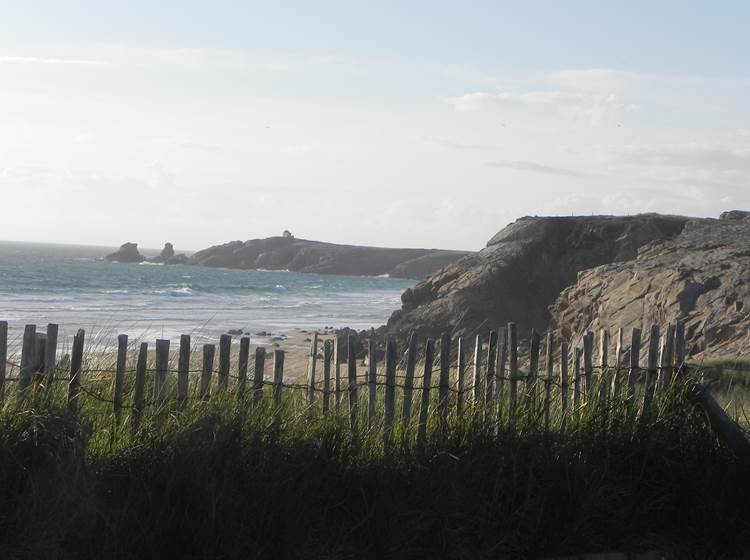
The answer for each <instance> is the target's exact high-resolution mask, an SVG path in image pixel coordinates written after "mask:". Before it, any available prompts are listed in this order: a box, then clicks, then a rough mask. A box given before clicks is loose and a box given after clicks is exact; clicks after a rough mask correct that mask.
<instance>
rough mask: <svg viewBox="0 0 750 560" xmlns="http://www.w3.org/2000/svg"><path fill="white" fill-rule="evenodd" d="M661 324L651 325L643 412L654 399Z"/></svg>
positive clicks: (645, 411)
mask: <svg viewBox="0 0 750 560" xmlns="http://www.w3.org/2000/svg"><path fill="white" fill-rule="evenodd" d="M658 360H659V325H652V326H651V339H650V340H649V344H648V370H647V371H646V388H645V390H644V391H643V412H644V414H646V413H647V411H648V410H649V408H650V407H651V402H652V401H653V400H654V390H655V388H656V376H657V373H658V364H659V361H658Z"/></svg>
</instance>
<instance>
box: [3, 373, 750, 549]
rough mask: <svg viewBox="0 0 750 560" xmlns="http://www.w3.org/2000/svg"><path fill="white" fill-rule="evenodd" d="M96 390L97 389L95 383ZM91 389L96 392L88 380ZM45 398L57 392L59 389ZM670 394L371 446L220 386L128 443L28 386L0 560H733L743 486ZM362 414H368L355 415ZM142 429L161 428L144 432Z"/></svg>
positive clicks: (14, 424) (743, 478)
mask: <svg viewBox="0 0 750 560" xmlns="http://www.w3.org/2000/svg"><path fill="white" fill-rule="evenodd" d="M101 383H102V387H101V388H100V389H102V392H104V391H103V389H104V385H105V384H106V381H102V382H101ZM93 389H94V390H97V388H96V387H94V388H93ZM58 392H59V391H58ZM683 393H684V391H683V389H681V388H679V387H674V388H673V389H672V390H670V391H669V392H667V393H666V394H664V395H660V396H658V397H657V399H656V401H655V407H654V409H653V410H652V411H651V412H650V413H649V414H647V415H645V416H643V417H639V416H638V411H637V406H636V404H635V403H634V402H632V401H629V400H627V399H624V398H617V399H614V400H612V401H610V402H609V403H608V404H607V406H605V407H600V406H599V405H594V404H591V405H587V406H583V407H581V408H580V409H579V410H577V411H574V412H573V413H571V414H569V415H568V416H567V417H566V418H565V421H564V423H563V422H562V421H561V420H560V419H559V418H558V415H555V418H558V419H557V420H555V421H554V422H553V424H552V426H551V428H550V429H549V430H545V428H544V423H543V418H542V415H541V414H540V412H539V410H538V409H532V408H531V407H529V406H526V405H525V404H524V405H522V406H521V408H520V409H519V411H518V413H517V414H516V415H514V416H513V417H510V415H509V414H507V411H505V412H504V413H502V414H501V415H500V416H499V417H495V416H494V415H493V416H492V417H488V418H481V415H479V414H470V415H468V416H467V417H465V418H455V417H450V418H449V419H448V421H447V422H445V423H441V422H440V421H439V420H438V419H436V418H434V417H431V419H430V425H429V429H428V437H427V440H426V442H425V445H424V446H423V447H418V446H417V445H416V444H415V438H414V426H413V425H412V426H411V427H410V429H409V430H408V431H407V432H404V433H402V432H401V431H400V429H397V431H396V434H395V440H394V445H393V446H392V447H390V448H385V446H384V443H383V441H384V440H383V431H382V419H378V420H377V421H376V422H375V423H374V424H373V426H372V427H370V428H368V427H367V420H366V418H365V417H364V414H365V411H364V410H363V416H362V418H360V426H361V429H360V430H358V431H357V432H352V430H351V429H350V428H349V424H348V419H347V415H346V410H345V409H344V410H342V411H341V413H340V414H339V415H335V414H334V415H329V416H327V417H323V416H322V415H321V414H320V411H319V410H318V409H317V408H316V409H313V410H305V408H304V406H303V405H302V403H301V401H302V396H301V395H295V394H293V393H292V392H291V391H290V392H288V393H287V396H286V397H285V400H284V404H283V405H282V407H281V409H274V408H273V407H272V405H271V403H270V402H268V401H265V402H264V403H263V404H262V405H261V406H260V407H258V408H255V409H250V408H249V407H248V406H247V403H242V402H240V401H239V400H238V399H237V397H236V396H235V395H233V394H231V393H225V394H223V395H214V396H213V397H212V399H211V400H210V401H208V402H206V403H195V404H193V405H192V406H190V407H189V408H188V409H187V410H186V411H185V412H183V413H181V414H180V415H176V414H174V413H172V412H170V411H169V410H163V411H155V412H154V411H150V412H149V415H147V417H146V418H144V422H143V427H142V429H141V430H140V431H139V432H138V433H136V434H132V433H131V431H130V429H129V426H128V423H127V420H128V419H127V416H126V417H125V418H124V421H123V424H122V425H121V426H119V427H118V426H116V425H115V424H114V421H113V417H112V414H111V411H110V405H109V403H106V402H103V401H99V400H97V399H95V398H91V397H90V398H88V399H86V401H85V404H84V405H83V406H82V407H81V412H80V415H79V416H72V415H70V414H69V413H68V411H67V410H66V409H65V407H64V400H63V399H62V395H61V394H57V393H56V392H55V391H53V392H52V394H51V395H50V394H45V392H44V391H42V390H37V391H36V392H34V393H33V394H29V395H27V396H26V397H25V398H24V399H22V400H19V401H15V400H14V399H12V398H10V399H8V400H7V401H6V403H5V405H4V406H3V408H2V410H0V481H1V482H0V496H1V497H2V500H1V501H0V550H2V551H3V557H4V558H363V557H369V558H427V557H434V558H467V557H468V558H518V557H534V556H536V557H545V556H559V555H563V554H572V553H581V552H595V551H612V550H629V551H639V550H660V551H663V552H664V553H665V554H666V555H667V556H668V557H680V558H687V557H695V558H703V557H707V556H711V557H721V556H727V557H736V556H739V555H742V554H743V553H747V552H748V551H749V550H750V517H748V515H747V512H748V511H750V477H749V476H748V474H749V473H748V472H747V469H746V467H744V466H743V465H741V464H739V463H738V461H737V460H736V459H735V458H734V457H733V456H732V455H731V454H730V453H729V452H728V451H727V450H726V449H724V448H723V447H722V446H721V445H720V444H719V443H718V442H717V441H716V438H715V437H714V435H713V434H712V432H711V431H710V429H709V428H708V427H707V425H706V422H705V421H704V419H703V418H702V415H701V414H700V412H698V411H695V410H694V409H693V408H691V407H690V405H689V404H688V403H687V401H686V398H685V395H684V394H683ZM361 408H362V409H364V408H366V407H361ZM157 417H158V418H159V419H160V421H159V422H156V421H155V420H156V419H157Z"/></svg>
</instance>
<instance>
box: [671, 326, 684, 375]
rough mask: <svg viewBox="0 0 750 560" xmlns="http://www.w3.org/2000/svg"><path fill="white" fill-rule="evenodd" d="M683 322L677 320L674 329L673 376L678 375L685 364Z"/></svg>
mask: <svg viewBox="0 0 750 560" xmlns="http://www.w3.org/2000/svg"><path fill="white" fill-rule="evenodd" d="M685 351H686V347H685V323H684V322H683V321H677V325H675V329H674V376H675V377H680V376H681V375H682V372H683V368H684V366H685Z"/></svg>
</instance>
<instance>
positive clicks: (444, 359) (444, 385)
mask: <svg viewBox="0 0 750 560" xmlns="http://www.w3.org/2000/svg"><path fill="white" fill-rule="evenodd" d="M495 336H497V335H495ZM450 368H451V336H450V335H449V334H448V333H443V334H442V335H441V336H440V382H439V385H438V403H437V409H438V417H439V418H440V421H441V422H442V423H443V424H445V422H446V421H447V420H448V404H449V403H448V392H449V391H450V375H451V369H450ZM488 379H489V378H488Z"/></svg>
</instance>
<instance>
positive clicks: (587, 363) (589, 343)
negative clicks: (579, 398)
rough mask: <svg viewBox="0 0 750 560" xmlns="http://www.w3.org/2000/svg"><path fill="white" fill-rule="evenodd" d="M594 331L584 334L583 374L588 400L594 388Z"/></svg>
mask: <svg viewBox="0 0 750 560" xmlns="http://www.w3.org/2000/svg"><path fill="white" fill-rule="evenodd" d="M593 347H594V333H593V332H591V331H589V332H587V333H586V334H585V335H583V375H584V379H585V387H584V390H583V393H584V395H585V396H586V401H588V399H589V398H590V397H591V391H592V390H593V388H594V356H593V354H594V350H593Z"/></svg>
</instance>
